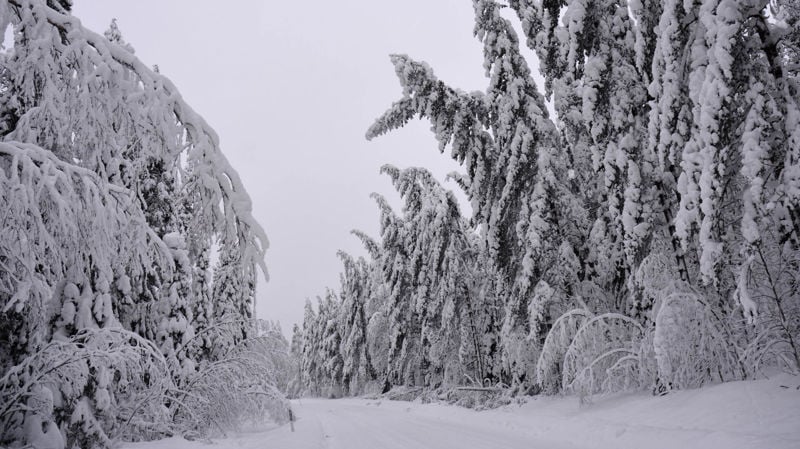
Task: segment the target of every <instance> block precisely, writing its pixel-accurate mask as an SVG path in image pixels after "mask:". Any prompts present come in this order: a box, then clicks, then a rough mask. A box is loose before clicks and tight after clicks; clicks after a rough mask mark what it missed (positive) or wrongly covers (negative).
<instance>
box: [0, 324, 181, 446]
mask: <svg viewBox="0 0 800 449" xmlns="http://www.w3.org/2000/svg"><path fill="white" fill-rule="evenodd" d="M172 388H174V386H173V385H172V384H171V378H170V376H169V371H168V369H167V365H166V362H165V360H164V357H163V355H162V354H161V352H160V351H159V350H158V348H156V347H155V345H153V343H152V342H150V341H148V340H146V339H143V338H141V337H140V336H138V335H137V334H135V333H132V332H128V331H125V330H123V329H120V328H113V327H112V328H105V329H84V330H82V331H79V332H78V333H76V334H75V335H74V336H72V337H70V338H57V339H54V340H52V341H51V342H49V343H47V344H46V345H44V346H43V347H42V348H41V349H40V350H39V351H37V352H35V353H33V354H31V355H29V356H28V357H26V358H25V359H23V360H22V361H20V363H18V364H16V365H15V366H13V367H12V368H10V369H9V370H8V371H6V372H5V373H4V375H3V377H2V378H0V435H3V437H2V439H0V444H11V443H12V442H18V443H19V442H22V443H23V444H34V442H35V441H37V440H40V439H42V438H48V439H51V440H52V439H55V440H58V439H61V438H62V436H61V430H60V429H59V424H60V426H61V428H62V429H63V430H64V433H65V434H66V441H63V440H61V441H62V446H61V447H63V445H66V446H67V447H81V448H99V447H107V446H108V445H110V444H111V442H112V441H113V440H116V439H120V438H122V439H128V440H130V439H141V438H148V437H153V436H158V435H164V434H167V433H168V432H169V431H171V430H172V427H171V424H170V420H169V419H168V416H167V411H166V409H165V408H164V403H163V399H164V394H165V393H166V392H167V391H168V390H170V389H172ZM35 424H38V425H35ZM51 432H55V433H57V434H58V437H57V438H56V437H55V436H54V435H46V434H50V433H51ZM55 447H59V446H55Z"/></svg>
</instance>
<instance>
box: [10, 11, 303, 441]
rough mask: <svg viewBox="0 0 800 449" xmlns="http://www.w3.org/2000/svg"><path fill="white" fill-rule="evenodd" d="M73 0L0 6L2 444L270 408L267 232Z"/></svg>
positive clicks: (183, 125) (150, 433) (170, 105)
mask: <svg viewBox="0 0 800 449" xmlns="http://www.w3.org/2000/svg"><path fill="white" fill-rule="evenodd" d="M70 5H71V1H53V2H51V1H47V2H44V1H41V0H19V1H9V2H3V3H2V4H0V23H2V24H3V29H5V27H6V25H8V26H10V27H11V28H12V29H13V36H14V42H13V48H11V49H10V50H9V51H8V52H6V53H4V54H3V55H2V56H0V58H1V59H2V69H0V121H1V122H2V123H0V134H2V142H0V192H2V194H0V210H2V211H3V212H2V213H0V222H1V223H2V229H3V232H2V233H0V328H1V329H2V330H0V333H2V335H0V341H2V344H0V354H1V356H0V435H2V437H0V445H9V444H12V442H14V444H32V443H33V441H35V440H40V439H42V438H46V439H49V440H52V441H56V440H60V438H61V434H62V433H63V434H64V435H65V436H66V441H65V442H64V441H61V443H64V444H66V446H68V447H84V448H90V447H108V446H109V445H110V444H111V441H113V440H114V439H116V438H127V439H144V438H152V437H157V436H159V435H165V434H167V433H173V432H190V431H196V432H202V431H208V430H209V429H211V426H210V424H211V423H212V422H213V423H217V424H216V425H235V421H236V420H237V419H238V418H239V417H241V415H242V413H243V411H244V412H246V413H250V414H259V413H261V414H263V413H278V414H279V415H280V413H282V412H281V411H280V410H279V409H280V406H279V405H278V406H276V405H275V404H280V394H279V393H278V390H277V388H276V384H275V380H274V376H275V370H277V369H278V365H279V363H278V362H279V361H278V359H276V357H277V356H276V354H280V353H281V352H288V347H286V345H283V346H280V345H278V346H274V345H272V346H269V345H271V343H268V341H269V340H270V339H271V338H273V339H274V335H273V334H274V332H269V331H265V330H263V329H260V328H259V327H258V325H257V323H256V321H255V320H254V319H253V313H252V311H253V301H252V298H253V297H254V289H255V276H256V270H257V267H260V268H261V269H264V263H263V254H264V250H265V249H266V245H267V240H266V236H265V235H264V233H263V231H262V229H261V227H260V226H259V225H258V223H256V222H255V220H254V219H253V217H252V215H251V210H250V207H251V206H250V199H249V197H248V196H247V193H246V192H245V190H244V188H243V186H242V183H241V181H240V180H239V177H238V175H237V174H236V171H235V170H234V169H233V168H232V167H231V166H230V164H229V163H228V162H227V160H226V159H225V157H224V156H223V155H222V153H221V152H220V148H219V142H218V138H217V136H216V134H215V133H214V131H213V130H212V129H211V128H210V127H209V126H208V125H207V124H206V123H205V121H204V120H203V119H202V118H201V117H200V116H198V115H197V114H196V113H195V112H194V111H193V110H192V109H191V108H190V107H189V106H188V105H187V104H186V103H185V102H184V100H183V99H182V98H181V96H180V95H179V93H178V91H177V89H176V88H175V86H174V85H173V84H172V83H171V82H170V81H169V80H168V79H167V78H165V77H163V76H162V75H160V74H158V73H156V72H154V71H152V70H150V69H149V68H147V67H146V66H145V65H144V64H142V63H141V62H140V61H139V60H138V59H137V58H136V57H135V56H134V54H133V48H132V47H131V46H130V45H129V44H127V43H125V41H124V40H123V39H122V35H121V33H120V32H119V29H118V28H117V27H116V24H115V23H113V22H112V25H111V29H109V30H108V31H107V32H106V33H105V36H100V35H98V34H95V33H93V32H91V31H89V30H87V29H85V28H83V27H82V26H81V25H80V23H79V22H78V20H77V19H75V18H74V17H72V16H70V15H69V10H70ZM7 45H8V46H11V44H10V43H7ZM214 251H217V252H218V253H219V254H220V257H219V258H212V257H211V255H212V252H214ZM212 260H217V261H216V262H215V265H214V266H210V265H211V261H212ZM284 343H285V342H284ZM265 346H269V348H268V349H264V348H265ZM276 348H277V349H276ZM281 369H283V368H281ZM235 373H238V374H236V376H237V378H236V381H235V382H230V381H229V380H230V379H228V378H229V377H231V376H232V375H233V374H235ZM223 386H224V387H225V388H226V389H225V390H224V391H223V389H222V388H223ZM254 394H255V395H257V397H258V398H260V399H258V400H255V401H254V400H252V399H253V398H255V397H256V396H253V395H254ZM264 398H266V400H262V399H264ZM228 401H230V403H228ZM237 401H238V402H242V403H246V404H251V405H247V406H242V407H240V408H238V409H236V410H234V409H233V408H232V407H228V405H230V404H232V403H234V402H237ZM243 401H244V402H243ZM226 404H227V405H226ZM212 406H213V407H214V410H213V411H214V413H215V415H214V416H212V415H211V411H212ZM270 407H273V408H270ZM275 407H277V408H275ZM228 412H230V413H234V415H231V414H229V415H225V416H222V415H220V413H223V414H224V413H228ZM187 413H188V414H193V416H194V418H198V417H199V416H201V415H202V416H205V417H206V418H207V420H205V421H204V420H203V419H184V418H185V417H186V416H187ZM12 429H13V431H12ZM59 429H60V431H59ZM52 432H56V433H52ZM56 443H58V441H56ZM56 443H53V444H55V446H54V447H58V446H59V444H56Z"/></svg>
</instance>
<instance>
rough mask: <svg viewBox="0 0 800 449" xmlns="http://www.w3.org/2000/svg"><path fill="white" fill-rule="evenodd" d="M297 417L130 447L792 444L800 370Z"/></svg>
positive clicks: (385, 404)
mask: <svg viewBox="0 0 800 449" xmlns="http://www.w3.org/2000/svg"><path fill="white" fill-rule="evenodd" d="M292 406H293V409H294V412H295V414H296V416H297V421H296V422H295V423H294V424H295V429H294V432H292V430H291V428H290V426H289V425H283V426H279V427H272V428H261V429H258V430H251V431H249V432H243V433H241V434H239V435H236V436H230V437H228V438H226V439H218V440H215V443H217V444H214V445H211V446H209V445H208V444H207V443H206V442H199V441H195V442H190V441H185V440H183V439H180V438H172V439H167V440H162V441H156V442H150V443H137V444H130V445H127V446H126V449H214V448H240V449H273V448H274V449H362V448H363V449H401V448H403V449H406V448H407V449H451V448H452V449H456V448H457V449H517V448H525V449H539V448H541V449H568V448H576V449H577V448H594V449H598V448H614V449H624V448H630V449H634V448H636V449H640V448H648V449H668V448H683V449H689V448H697V449H700V448H725V449H756V448H770V449H784V448H785V449H789V448H798V447H800V426H798V423H800V378H798V377H796V376H790V375H785V374H782V375H777V376H775V377H773V378H771V379H763V380H759V381H753V382H731V383H727V384H723V385H715V386H711V387H707V388H702V389H699V390H688V391H675V392H672V393H670V394H668V395H666V396H652V395H649V394H647V393H646V392H643V393H636V394H623V395H618V396H616V397H607V398H604V399H596V400H595V401H594V403H592V404H583V405H581V404H579V402H578V400H577V398H574V397H567V398H563V397H538V398H535V399H532V400H530V401H528V402H527V403H524V404H522V405H518V404H510V405H508V406H505V407H501V408H498V409H494V410H485V411H475V410H469V409H465V408H462V407H456V406H452V405H447V404H420V403H417V402H413V403H412V402H401V401H389V400H379V399H338V400H326V399H301V400H295V401H293V402H292Z"/></svg>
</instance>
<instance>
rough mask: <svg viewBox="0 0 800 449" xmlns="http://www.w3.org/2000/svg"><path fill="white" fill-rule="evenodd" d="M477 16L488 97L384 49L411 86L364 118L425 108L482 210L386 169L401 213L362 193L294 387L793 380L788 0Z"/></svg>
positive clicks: (712, 0) (659, 386)
mask: <svg viewBox="0 0 800 449" xmlns="http://www.w3.org/2000/svg"><path fill="white" fill-rule="evenodd" d="M473 6H474V11H475V24H474V25H475V26H474V34H475V37H476V38H477V39H479V40H480V42H481V43H482V45H483V56H484V60H483V68H484V70H485V73H486V78H487V82H488V85H487V87H486V89H485V91H481V92H471V93H467V92H464V91H462V90H459V89H457V88H453V87H450V86H449V85H448V84H446V83H445V82H444V81H441V80H439V79H438V78H437V77H436V75H435V74H434V71H433V70H432V69H431V67H430V66H428V65H427V64H426V63H424V62H419V61H416V60H414V59H412V58H410V57H408V56H406V55H392V57H391V62H392V64H393V65H394V68H395V71H396V74H397V77H398V79H399V81H400V85H401V87H402V97H401V98H400V99H399V100H398V101H396V102H394V103H393V104H392V105H391V107H390V108H389V109H388V110H387V111H386V112H385V113H384V114H383V115H381V116H380V117H379V118H378V119H377V120H376V121H375V123H374V124H373V125H372V126H371V127H370V128H369V130H368V131H367V138H368V139H373V138H377V137H378V136H380V135H382V134H385V133H387V132H390V131H392V130H394V129H397V128H400V127H402V126H404V125H405V124H406V123H408V122H409V121H410V120H412V119H422V120H427V121H429V122H430V125H431V131H432V133H433V135H434V137H435V139H436V141H437V142H438V149H439V151H440V152H442V153H444V152H448V153H449V154H450V156H451V157H452V158H453V159H454V160H456V161H457V162H458V163H459V164H460V165H461V167H462V168H463V172H462V173H455V174H453V175H451V176H452V178H453V179H454V180H455V181H456V182H457V183H458V185H459V186H460V187H461V188H462V189H463V191H464V192H465V193H466V196H467V198H468V200H469V202H470V205H471V206H472V211H473V213H472V216H471V217H463V216H462V215H461V213H460V211H459V208H458V205H457V202H456V200H455V198H454V196H453V194H452V192H449V191H447V190H446V189H444V188H443V187H442V186H441V185H440V184H439V183H438V182H437V180H435V179H434V178H433V176H432V175H431V174H430V173H429V172H427V171H426V170H424V169H422V168H406V169H399V168H396V167H391V166H386V167H383V168H382V172H384V173H386V174H387V175H388V176H389V177H390V178H391V181H392V183H393V185H394V187H395V189H396V190H397V191H398V193H399V194H400V196H401V198H402V210H401V211H400V212H399V213H398V212H396V211H394V210H393V209H392V208H391V207H390V206H389V204H388V203H387V201H386V200H385V199H384V198H382V197H381V196H380V195H375V194H373V197H374V198H375V200H376V203H377V205H378V211H379V218H380V234H379V236H378V237H377V238H375V239H372V238H370V237H369V236H367V235H365V234H364V233H362V232H357V231H356V232H354V234H355V235H356V237H358V238H359V239H360V240H361V241H362V242H363V243H364V246H365V248H366V250H367V253H368V256H367V257H366V258H358V259H354V258H352V257H351V256H349V255H347V254H340V257H341V259H342V262H343V270H342V272H341V283H340V286H339V288H338V290H329V291H328V292H327V293H326V295H325V296H324V299H320V300H319V301H318V305H317V306H316V308H315V307H314V306H313V305H312V304H311V303H310V302H309V303H307V304H306V311H305V319H304V322H303V324H302V326H297V327H295V329H294V338H293V342H292V351H293V353H294V354H295V356H296V357H298V359H299V360H301V363H300V365H299V369H298V371H297V373H296V379H295V390H296V391H297V392H305V393H307V394H322V395H342V394H359V393H362V392H364V391H377V390H381V391H386V390H388V389H389V388H392V387H395V386H417V387H423V388H426V389H429V390H446V389H448V388H453V387H457V386H464V385H478V386H480V385H492V386H496V385H500V386H506V387H509V388H510V389H511V391H512V392H514V393H516V394H522V393H536V392H546V393H556V392H565V393H571V394H577V395H581V396H583V397H585V396H588V395H592V394H596V393H602V392H609V391H619V390H629V389H649V390H652V391H654V392H660V393H664V392H668V391H669V390H670V389H673V388H695V387H699V386H702V385H704V384H707V383H710V382H720V381H730V380H738V379H747V378H752V377H754V376H757V375H758V374H759V373H760V372H762V370H764V369H773V368H775V367H778V368H781V369H785V370H789V371H791V372H795V373H797V372H798V370H800V348H799V347H798V345H800V340H799V339H800V290H799V289H798V287H800V260H799V259H798V254H799V253H798V250H799V249H800V209H799V207H800V126H799V125H800V107H798V99H799V98H800V96H799V95H800V86H799V85H798V68H799V67H800V66H798V54H799V53H798V51H799V49H800V31H799V30H800V27H798V19H800V5H798V3H797V2H796V1H791V0H771V1H767V0H744V1H733V0H702V1H701V0H696V1H688V2H686V1H678V0H668V1H655V0H631V1H619V0H572V1H564V0H545V1H530V0H510V1H508V2H507V3H500V2H496V1H491V0H473ZM515 22H516V24H517V26H516V27H515V26H514V23H515ZM518 30H521V36H522V39H523V40H524V44H525V45H527V47H528V48H529V49H530V50H532V51H533V52H534V54H535V55H536V60H535V61H529V60H527V59H526V58H525V56H524V55H523V54H522V49H521V45H523V44H522V43H521V39H520V37H519V36H520V35H519V34H518ZM532 63H535V64H536V65H538V74H536V73H534V72H533V71H532V69H531V64H532ZM537 78H540V79H542V80H543V81H542V82H541V84H542V86H543V92H542V89H540V86H539V85H538V84H537V81H536V79H537Z"/></svg>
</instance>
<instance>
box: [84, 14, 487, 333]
mask: <svg viewBox="0 0 800 449" xmlns="http://www.w3.org/2000/svg"><path fill="white" fill-rule="evenodd" d="M74 3H75V7H74V11H73V13H74V15H75V16H77V17H78V18H79V19H80V20H81V21H82V22H83V24H84V25H85V26H87V27H88V28H90V29H93V30H95V31H98V32H102V31H104V30H105V29H107V28H108V24H109V23H110V21H111V19H112V18H117V23H118V25H119V27H120V30H121V31H122V34H123V37H124V38H125V39H126V40H127V41H128V42H129V43H131V44H132V45H133V47H134V48H135V49H136V54H137V56H138V57H139V58H140V59H141V60H142V61H143V62H144V63H146V64H148V65H153V64H158V66H159V68H160V70H161V73H163V74H165V75H166V76H168V77H169V78H170V79H172V81H173V82H174V83H175V84H176V85H177V87H178V89H180V91H181V93H182V95H183V97H184V98H185V99H186V101H187V102H188V103H189V104H190V105H192V107H193V108H194V109H195V110H196V111H198V112H199V113H200V114H201V115H203V117H205V118H206V120H207V121H208V122H209V123H210V124H211V126H212V127H214V129H215V130H216V131H217V132H218V134H219V136H220V141H221V145H222V150H223V152H224V153H225V154H226V155H227V157H228V159H229V160H230V161H231V163H232V164H233V166H234V167H235V168H236V169H237V170H238V171H239V173H240V174H241V176H242V180H243V182H244V184H245V187H246V188H247V190H248V191H249V193H250V196H251V197H252V199H253V208H254V214H255V216H256V218H257V219H258V220H259V221H260V222H261V224H262V226H264V228H265V229H266V231H267V235H268V236H269V239H270V248H269V250H268V252H267V265H268V268H269V271H270V281H269V282H268V283H266V284H265V283H264V282H263V280H261V281H260V282H259V285H258V310H257V313H258V315H259V317H260V318H265V319H273V320H279V321H280V322H281V324H282V325H283V329H284V332H285V333H289V332H291V326H292V324H293V323H296V322H301V321H302V316H303V304H304V302H305V299H306V298H311V299H312V300H314V298H315V297H316V296H317V295H323V294H324V291H325V287H326V286H330V287H334V288H337V289H338V284H339V279H338V273H339V271H340V262H339V260H338V259H337V257H336V251H337V250H338V249H344V250H345V251H348V252H350V253H352V254H356V255H362V254H364V252H363V250H362V249H361V247H360V243H359V242H358V241H357V239H355V237H352V236H351V235H350V233H349V232H350V230H351V229H353V228H357V229H361V230H364V231H366V232H367V233H369V234H371V235H373V236H377V232H378V209H377V207H376V206H375V203H374V202H373V201H372V200H371V199H370V197H369V194H370V193H371V192H378V193H381V194H384V195H386V196H387V197H390V198H396V196H394V197H393V196H392V194H393V190H392V186H391V184H390V183H389V180H388V178H387V177H386V176H381V175H379V173H378V170H379V168H380V166H381V165H383V164H385V163H391V164H394V165H397V166H399V167H407V166H423V167H426V168H428V169H430V170H431V171H433V172H434V174H435V175H437V177H438V178H439V179H440V180H443V179H444V176H445V175H446V174H447V173H449V172H451V171H453V170H456V169H458V166H457V165H456V163H455V162H453V161H451V160H450V158H449V155H442V154H440V153H439V152H438V150H437V144H436V141H435V140H434V138H433V135H432V134H431V133H430V131H429V125H428V124H426V123H422V122H419V121H417V122H415V123H412V124H410V125H409V126H408V127H406V128H404V129H402V130H399V131H396V132H394V133H391V134H389V135H387V136H384V137H381V138H379V139H376V140H374V141H372V142H367V141H366V140H365V138H364V133H365V131H366V129H367V128H368V127H369V125H370V124H372V121H373V120H374V118H376V117H377V116H379V115H380V114H381V113H383V112H384V110H385V109H386V108H388V107H389V106H390V105H391V103H392V102H393V101H395V100H397V99H399V98H400V95H401V89H400V87H399V84H398V82H397V79H396V77H395V74H394V70H393V67H392V65H391V63H390V62H389V58H388V55H389V54H390V53H406V54H409V55H410V56H412V57H414V58H416V59H421V60H424V61H426V62H428V63H429V64H430V65H431V66H432V67H433V68H434V70H435V72H436V74H437V75H438V76H439V78H440V79H443V80H445V81H447V82H448V83H449V84H451V85H452V86H455V87H459V88H462V89H464V90H467V91H471V90H482V89H484V88H485V85H486V81H485V78H484V73H483V68H482V62H483V56H482V53H481V45H480V43H479V42H478V41H477V39H475V38H474V37H473V36H472V27H473V16H472V14H473V13H472V3H471V2H470V1H468V0H337V1H330V0H311V1H302V2H301V1H296V0H286V1H277V0H248V1H245V0H236V1H231V2H220V1H210V0H181V1H177V0H169V1H164V0H137V1H130V0H75V1H74ZM446 185H447V186H448V187H449V188H451V189H454V190H455V189H457V186H455V184H453V183H448V184H446ZM395 201H396V199H395ZM395 204H397V203H395ZM462 212H463V210H462Z"/></svg>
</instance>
